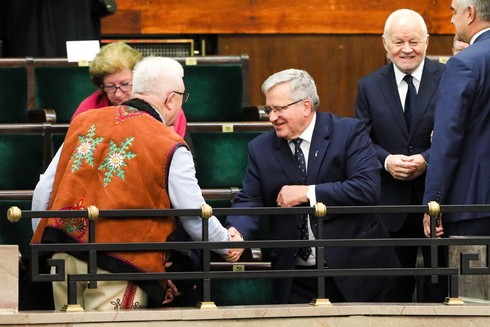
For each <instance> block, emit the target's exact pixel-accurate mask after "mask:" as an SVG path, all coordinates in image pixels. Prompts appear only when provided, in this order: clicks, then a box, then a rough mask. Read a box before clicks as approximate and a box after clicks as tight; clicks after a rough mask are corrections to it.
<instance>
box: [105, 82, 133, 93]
mask: <svg viewBox="0 0 490 327" xmlns="http://www.w3.org/2000/svg"><path fill="white" fill-rule="evenodd" d="M101 87H102V89H103V90H104V91H105V92H106V93H116V91H117V89H119V90H121V92H129V91H131V89H132V88H133V84H131V83H122V84H121V85H119V86H115V85H114V84H106V85H101Z"/></svg>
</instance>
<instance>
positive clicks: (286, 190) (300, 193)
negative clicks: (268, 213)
mask: <svg viewBox="0 0 490 327" xmlns="http://www.w3.org/2000/svg"><path fill="white" fill-rule="evenodd" d="M307 193H308V185H284V186H283V187H282V188H281V190H280V191H279V194H277V200H276V202H277V206H278V207H283V208H289V207H295V206H297V205H300V204H302V203H308V196H307V195H306V194H307Z"/></svg>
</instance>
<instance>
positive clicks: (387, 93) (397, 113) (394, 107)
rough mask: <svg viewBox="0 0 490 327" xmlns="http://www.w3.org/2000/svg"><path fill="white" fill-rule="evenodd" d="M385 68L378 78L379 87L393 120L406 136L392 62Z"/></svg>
mask: <svg viewBox="0 0 490 327" xmlns="http://www.w3.org/2000/svg"><path fill="white" fill-rule="evenodd" d="M385 67H386V69H385V70H384V71H382V72H381V75H382V78H380V79H379V89H380V91H381V94H382V95H383V97H384V98H385V100H386V103H387V104H388V107H389V109H390V111H391V114H392V115H393V118H394V120H395V121H396V123H397V124H398V126H399V127H400V130H401V131H402V132H403V134H404V135H405V136H406V137H408V127H407V123H406V122H405V115H404V114H403V107H402V104H401V102H400V96H399V95H398V87H397V85H396V79H395V71H394V70H393V64H391V65H387V66H385Z"/></svg>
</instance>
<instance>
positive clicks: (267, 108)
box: [261, 99, 306, 117]
mask: <svg viewBox="0 0 490 327" xmlns="http://www.w3.org/2000/svg"><path fill="white" fill-rule="evenodd" d="M305 100H306V99H300V100H297V101H294V102H291V103H289V104H286V105H284V106H262V107H261V108H262V110H264V113H265V114H266V115H267V117H269V116H270V114H271V113H272V112H274V113H275V114H276V115H280V114H281V113H282V112H283V111H284V110H286V109H288V108H289V107H291V106H292V105H295V104H298V103H300V102H301V101H305Z"/></svg>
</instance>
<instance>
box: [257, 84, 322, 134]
mask: <svg viewBox="0 0 490 327" xmlns="http://www.w3.org/2000/svg"><path fill="white" fill-rule="evenodd" d="M298 100H300V99H292V98H291V92H290V83H289V82H285V83H280V84H277V85H276V86H274V87H273V88H271V89H270V90H269V91H268V92H266V93H265V102H266V105H267V106H285V105H287V104H290V103H293V102H296V101H298ZM311 119H312V108H311V102H310V101H309V100H302V101H298V102H297V103H295V104H293V105H291V106H289V107H288V108H287V109H285V110H282V111H280V112H275V111H271V112H270V114H269V121H270V122H271V123H272V126H273V127H274V129H275V130H276V135H277V137H280V138H284V139H286V140H288V141H290V140H292V139H295V138H297V137H299V136H300V135H301V133H303V131H304V130H305V129H306V128H307V127H308V124H309V123H310V122H311Z"/></svg>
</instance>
